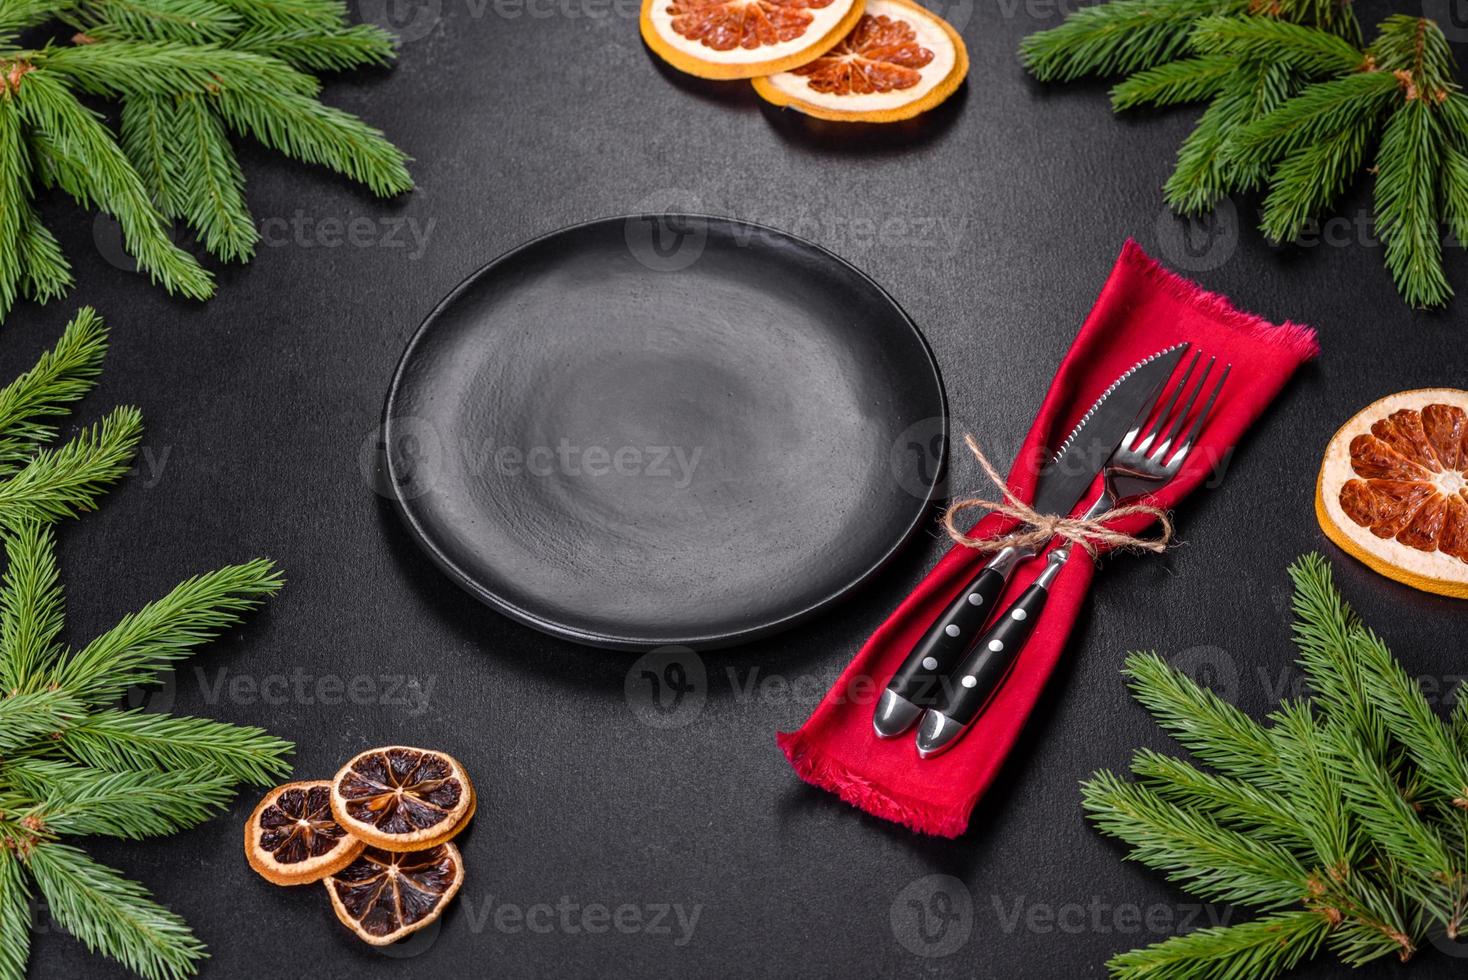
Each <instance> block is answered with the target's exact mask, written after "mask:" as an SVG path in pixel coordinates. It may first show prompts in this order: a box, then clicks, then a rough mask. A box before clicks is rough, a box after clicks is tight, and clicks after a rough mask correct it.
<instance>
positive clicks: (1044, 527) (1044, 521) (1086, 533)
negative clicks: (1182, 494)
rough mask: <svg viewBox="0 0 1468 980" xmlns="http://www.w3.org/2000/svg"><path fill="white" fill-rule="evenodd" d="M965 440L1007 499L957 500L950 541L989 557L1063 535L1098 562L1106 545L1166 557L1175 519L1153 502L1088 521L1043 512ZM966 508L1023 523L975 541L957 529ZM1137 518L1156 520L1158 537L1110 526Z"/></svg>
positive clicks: (948, 516)
mask: <svg viewBox="0 0 1468 980" xmlns="http://www.w3.org/2000/svg"><path fill="white" fill-rule="evenodd" d="M963 441H964V445H966V446H968V448H969V452H971V453H973V454H974V459H976V460H978V461H979V467H980V468H981V469H982V470H983V471H984V475H985V476H987V477H988V478H989V482H991V483H993V484H994V486H996V487H998V488H999V492H1000V493H1001V494H1002V495H1003V497H1004V499H1003V500H985V499H984V498H983V497H963V498H961V499H959V500H955V501H954V502H953V504H952V505H951V506H950V507H949V508H948V512H947V513H945V514H944V515H943V527H944V529H946V530H947V531H948V536H949V537H950V538H952V539H953V540H954V541H956V542H958V543H959V544H961V545H963V546H964V547H965V548H973V549H974V550H975V551H979V552H983V553H985V554H988V553H990V552H995V551H1002V550H1003V549H1005V548H1034V549H1039V548H1042V547H1044V545H1045V543H1046V542H1048V541H1049V540H1050V539H1052V538H1057V537H1059V538H1064V539H1065V540H1067V541H1069V542H1071V543H1073V544H1078V545H1080V546H1081V547H1082V548H1085V549H1086V553H1087V554H1089V555H1090V556H1091V557H1092V558H1095V557H1096V554H1097V551H1098V550H1099V549H1100V548H1102V547H1106V548H1134V549H1137V550H1139V551H1150V552H1153V553H1154V554H1161V553H1162V552H1163V551H1166V550H1167V546H1168V544H1170V543H1171V542H1172V520H1171V519H1170V518H1169V517H1168V516H1167V512H1166V511H1165V510H1163V509H1162V508H1160V507H1153V506H1151V505H1150V504H1128V505H1126V506H1125V507H1114V508H1112V509H1111V510H1108V511H1106V512H1105V513H1103V514H1100V515H1099V516H1097V517H1093V518H1092V519H1090V520H1088V521H1084V520H1081V519H1080V518H1076V517H1066V516H1065V515H1064V514H1041V513H1040V512H1038V511H1036V510H1035V509H1034V508H1033V507H1031V506H1030V505H1029V504H1027V503H1025V502H1024V501H1023V500H1020V499H1019V498H1018V497H1016V496H1015V495H1014V494H1013V493H1012V492H1011V491H1010V489H1009V484H1007V483H1006V482H1005V481H1004V477H1002V476H1000V475H999V471H998V470H996V469H995V468H994V464H992V463H990V462H989V458H988V457H987V456H985V455H984V451H983V450H982V449H980V448H979V443H978V441H977V440H976V439H974V437H973V436H971V435H965V436H964V437H963ZM967 510H985V511H989V512H990V513H994V514H1003V515H1004V516H1005V517H1012V518H1014V519H1015V520H1017V521H1019V522H1020V526H1019V527H1016V528H1015V529H1014V530H1013V531H1010V532H1009V533H1008V534H1001V535H1000V536H999V537H997V538H975V537H972V536H970V535H968V534H965V533H964V532H963V531H961V530H959V527H958V515H959V514H962V513H963V512H964V511H967ZM1134 514H1147V515H1149V516H1151V517H1154V518H1156V520H1157V522H1158V523H1159V524H1160V525H1161V526H1162V527H1161V532H1160V533H1159V534H1158V535H1157V537H1155V538H1139V537H1137V536H1136V535H1133V534H1125V533H1123V532H1121V531H1113V530H1112V529H1111V528H1109V527H1107V526H1106V522H1108V521H1114V520H1116V519H1117V518H1121V517H1130V516H1132V515H1134Z"/></svg>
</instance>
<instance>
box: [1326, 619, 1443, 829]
mask: <svg viewBox="0 0 1468 980" xmlns="http://www.w3.org/2000/svg"><path fill="white" fill-rule="evenodd" d="M1348 643H1349V646H1348V650H1349V652H1350V655H1351V656H1352V657H1354V658H1355V659H1356V661H1357V662H1358V663H1359V664H1360V665H1361V679H1362V682H1363V688H1364V691H1365V693H1366V697H1367V699H1368V700H1369V701H1370V702H1371V704H1372V706H1373V707H1375V708H1376V710H1377V711H1378V712H1379V713H1380V714H1381V717H1382V719H1383V720H1384V721H1385V722H1386V725H1387V728H1389V729H1390V730H1391V733H1392V735H1394V736H1395V737H1396V739H1397V741H1399V742H1400V743H1401V744H1402V745H1403V746H1404V747H1405V748H1406V750H1407V754H1408V755H1410V756H1411V757H1412V760H1413V762H1415V763H1416V765H1417V769H1418V771H1419V772H1420V773H1421V774H1422V775H1423V776H1424V777H1425V782H1426V784H1427V786H1428V787H1430V788H1431V789H1432V790H1433V791H1434V792H1435V793H1436V794H1437V795H1438V796H1439V797H1440V798H1441V799H1442V801H1443V802H1445V803H1447V804H1449V805H1452V806H1456V807H1459V808H1461V809H1465V810H1468V757H1465V756H1464V755H1463V754H1462V752H1461V751H1460V750H1459V748H1458V746H1457V744H1456V742H1455V740H1454V738H1453V735H1452V732H1451V731H1450V730H1449V729H1448V726H1447V725H1446V724H1444V722H1443V720H1442V719H1441V718H1439V717H1438V716H1437V714H1436V712H1434V711H1433V710H1432V706H1431V705H1430V704H1428V703H1427V698H1426V697H1425V696H1424V695H1423V693H1422V688H1421V687H1420V686H1419V685H1418V684H1417V682H1416V681H1415V680H1413V679H1412V678H1411V677H1409V676H1407V672H1406V671H1405V670H1403V669H1402V665H1401V664H1399V663H1397V661H1396V659H1395V658H1394V657H1393V656H1392V654H1391V651H1390V650H1388V649H1387V648H1386V644H1384V643H1383V642H1382V641H1381V639H1380V638H1379V637H1378V636H1377V635H1376V634H1375V633H1373V632H1371V631H1370V630H1367V629H1365V628H1362V629H1358V630H1356V631H1355V632H1354V633H1352V635H1351V637H1350V639H1349V641H1348Z"/></svg>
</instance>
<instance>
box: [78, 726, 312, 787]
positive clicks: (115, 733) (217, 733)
mask: <svg viewBox="0 0 1468 980" xmlns="http://www.w3.org/2000/svg"><path fill="white" fill-rule="evenodd" d="M57 746H58V748H59V750H60V751H61V753H62V754H63V755H64V756H65V757H67V758H70V759H73V760H75V761H76V762H79V763H81V764H83V765H88V766H94V767H96V768H98V769H111V770H123V769H147V768H162V769H188V768H197V769H204V770H207V771H210V772H215V773H219V774H222V775H226V776H230V777H231V778H233V779H236V780H239V781H241V782H247V783H254V784H256V785H259V786H269V785H271V784H272V783H274V782H275V781H276V780H278V779H280V778H281V777H283V776H285V775H287V774H288V773H289V772H290V764H289V763H288V762H286V760H285V757H286V756H287V755H288V754H289V753H290V752H292V751H293V750H294V748H295V747H294V746H293V745H292V744H291V743H290V742H287V741H285V740H284V739H279V738H276V737H275V736H273V735H270V734H269V733H267V732H266V731H264V730H263V729H260V728H252V727H249V726H244V725H230V724H226V723H224V722H220V721H212V720H210V719H207V718H189V717H184V716H174V715H160V714H153V713H151V712H145V711H140V710H134V711H118V710H106V711H98V712H94V713H93V714H91V715H88V716H87V718H86V719H85V720H84V721H81V722H78V723H76V724H74V725H70V726H68V727H67V728H66V730H65V731H63V732H62V736H61V739H60V740H59V741H58V742H57Z"/></svg>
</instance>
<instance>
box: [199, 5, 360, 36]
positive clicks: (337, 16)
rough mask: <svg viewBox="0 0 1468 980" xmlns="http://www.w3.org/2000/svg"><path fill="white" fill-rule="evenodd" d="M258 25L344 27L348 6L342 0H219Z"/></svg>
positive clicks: (280, 27)
mask: <svg viewBox="0 0 1468 980" xmlns="http://www.w3.org/2000/svg"><path fill="white" fill-rule="evenodd" d="M220 3H222V4H224V5H225V6H226V7H229V8H230V9H232V10H234V11H235V12H236V13H238V14H239V15H240V16H241V17H243V18H244V19H245V21H246V22H247V23H249V24H252V25H254V26H255V27H264V28H269V29H272V30H281V31H294V30H305V29H316V30H324V29H329V28H333V27H342V26H344V25H345V24H346V22H347V6H346V4H345V3H343V2H342V0H220Z"/></svg>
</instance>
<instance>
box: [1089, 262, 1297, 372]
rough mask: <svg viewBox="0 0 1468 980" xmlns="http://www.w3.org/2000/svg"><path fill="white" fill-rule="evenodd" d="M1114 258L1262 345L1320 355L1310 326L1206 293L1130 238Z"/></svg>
mask: <svg viewBox="0 0 1468 980" xmlns="http://www.w3.org/2000/svg"><path fill="white" fill-rule="evenodd" d="M1118 261H1119V262H1122V263H1125V264H1126V265H1129V266H1131V267H1132V268H1134V269H1136V270H1137V271H1138V272H1140V273H1142V274H1143V275H1145V276H1146V277H1147V278H1149V279H1151V280H1153V281H1154V282H1156V283H1157V284H1158V285H1159V286H1160V287H1161V288H1162V289H1163V290H1164V291H1165V292H1166V293H1167V294H1168V295H1170V296H1172V297H1173V298H1174V299H1176V300H1178V301H1179V302H1183V303H1187V304H1188V305H1189V306H1192V307H1193V308H1195V309H1197V310H1198V311H1200V312H1202V313H1204V314H1206V315H1207V316H1209V317H1210V318H1212V319H1214V320H1216V321H1218V322H1219V323H1222V324H1225V325H1227V326H1229V327H1232V328H1234V329H1236V330H1239V331H1241V332H1243V333H1246V334H1248V335H1249V336H1251V337H1253V338H1256V339H1257V340H1259V341H1260V342H1261V343H1263V344H1266V345H1268V346H1270V347H1274V348H1277V349H1279V350H1282V351H1285V352H1286V353H1289V354H1291V355H1293V356H1295V357H1298V358H1299V359H1300V360H1302V361H1309V360H1314V359H1315V358H1316V357H1318V356H1319V355H1320V340H1319V338H1318V337H1317V336H1316V335H1315V331H1314V330H1313V329H1311V328H1310V327H1307V326H1305V325H1304V324H1301V323H1295V322H1293V321H1290V320H1286V321H1284V322H1283V323H1279V324H1276V323H1273V322H1271V321H1269V320H1266V319H1265V318H1264V317H1262V316H1259V315H1258V314H1255V313H1248V312H1246V311H1244V310H1241V309H1239V308H1238V307H1237V306H1234V304H1233V302H1232V301H1231V300H1230V299H1229V298H1228V297H1227V296H1224V295H1223V294H1222V293H1214V292H1210V291H1209V290H1207V289H1204V288H1203V287H1202V286H1200V285H1198V284H1197V283H1196V282H1193V281H1192V280H1191V279H1187V278H1184V277H1183V276H1180V275H1178V274H1177V273H1176V272H1173V271H1172V270H1171V269H1169V268H1167V267H1166V266H1164V265H1163V264H1162V263H1160V262H1158V261H1157V260H1156V259H1154V258H1152V256H1150V255H1148V254H1147V253H1146V251H1145V250H1144V249H1143V248H1142V246H1140V245H1138V244H1137V241H1136V239H1134V238H1128V239H1127V240H1126V244H1124V245H1122V247H1121V257H1120V259H1119V260H1118Z"/></svg>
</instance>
